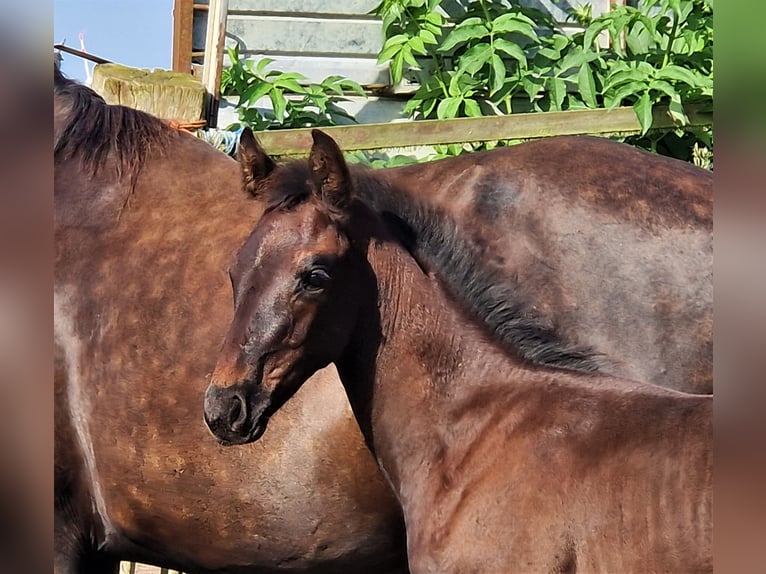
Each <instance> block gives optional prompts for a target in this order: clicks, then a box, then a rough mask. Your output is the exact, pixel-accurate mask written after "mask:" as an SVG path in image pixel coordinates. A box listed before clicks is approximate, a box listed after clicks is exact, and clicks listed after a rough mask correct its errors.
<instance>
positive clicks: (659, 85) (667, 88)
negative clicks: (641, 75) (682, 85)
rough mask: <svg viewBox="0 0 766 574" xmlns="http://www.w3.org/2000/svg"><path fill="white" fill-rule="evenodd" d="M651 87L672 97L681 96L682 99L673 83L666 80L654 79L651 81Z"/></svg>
mask: <svg viewBox="0 0 766 574" xmlns="http://www.w3.org/2000/svg"><path fill="white" fill-rule="evenodd" d="M649 89H650V90H657V91H658V92H662V93H663V94H665V95H666V96H668V97H669V98H671V99H673V98H679V101H680V95H679V94H678V91H677V90H676V89H675V88H674V87H673V86H672V85H671V84H669V83H668V82H666V81H664V80H652V81H651V82H649Z"/></svg>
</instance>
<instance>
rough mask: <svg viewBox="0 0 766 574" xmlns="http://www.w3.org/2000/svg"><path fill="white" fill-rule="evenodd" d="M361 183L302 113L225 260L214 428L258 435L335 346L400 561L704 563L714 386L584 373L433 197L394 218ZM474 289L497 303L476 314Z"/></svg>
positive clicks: (418, 567) (241, 438)
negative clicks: (393, 512)
mask: <svg viewBox="0 0 766 574" xmlns="http://www.w3.org/2000/svg"><path fill="white" fill-rule="evenodd" d="M377 185H378V182H377V181H376V180H375V179H374V178H373V179H370V180H364V179H363V178H356V179H354V178H352V177H351V175H350V173H349V170H348V167H347V166H346V164H345V161H344V160H343V157H342V154H341V152H340V150H339V149H338V147H337V146H336V145H335V142H334V141H333V140H332V139H330V138H329V137H328V136H326V135H325V134H323V133H322V132H319V131H316V130H315V131H314V146H313V147H312V150H311V155H310V157H309V160H308V162H306V163H304V162H298V163H293V164H291V165H289V166H286V167H285V168H283V170H282V171H281V172H276V173H275V174H274V176H273V177H272V178H270V180H269V182H268V185H264V186H263V187H262V189H261V190H260V191H261V193H263V194H264V196H265V197H266V200H267V203H268V207H267V209H266V211H265V213H264V215H263V216H262V218H261V219H260V221H258V222H257V224H256V225H255V227H254V229H253V232H252V233H251V235H250V237H249V238H248V239H247V241H246V242H245V243H244V244H243V246H242V248H241V249H240V250H239V252H238V255H237V257H236V259H235V262H234V264H233V265H232V268H231V275H232V285H233V290H234V309H235V310H234V318H233V320H232V323H231V325H230V327H229V331H228V333H227V335H226V337H225V339H224V344H223V347H222V350H221V353H220V356H219V358H218V362H217V364H216V368H215V371H214V372H213V376H212V380H211V384H210V386H209V387H208V390H207V391H206V396H205V404H204V413H205V419H206V421H207V424H208V426H209V428H210V430H211V432H213V434H214V435H215V436H216V437H217V438H218V439H219V440H220V441H221V442H223V443H225V444H247V443H251V442H252V441H255V440H258V439H259V438H261V437H263V439H264V440H266V439H268V436H269V433H270V428H267V427H270V423H269V421H270V420H272V418H273V420H274V421H276V420H278V419H279V416H280V414H281V413H280V412H279V411H280V409H281V408H282V407H283V406H286V405H289V404H290V402H291V398H292V397H293V396H294V394H295V393H296V392H297V391H298V390H299V389H302V388H305V387H307V386H309V385H310V384H311V382H310V381H308V382H307V380H308V379H309V377H311V375H313V374H314V373H315V372H316V371H317V370H318V369H321V368H324V367H325V366H326V365H327V364H329V363H334V364H335V365H336V366H337V368H338V373H339V374H340V377H341V381H342V382H343V385H344V387H345V390H346V393H347V395H348V398H349V400H350V403H351V405H352V408H353V409H354V413H355V415H356V418H357V421H358V423H359V426H360V428H361V430H362V433H363V434H364V436H365V438H366V440H367V443H368V445H369V446H370V448H371V451H372V452H373V453H374V454H375V456H376V459H377V461H378V464H379V465H380V467H381V469H382V470H383V471H384V474H385V475H386V477H387V478H388V480H389V481H390V483H391V485H392V487H393V489H394V492H395V493H396V495H397V499H398V501H399V503H400V504H401V507H402V509H403V512H404V520H405V524H406V527H407V546H408V559H409V565H410V570H411V572H413V574H420V573H426V572H428V573H455V574H458V573H463V572H498V573H500V572H712V569H713V562H712V438H713V435H712V414H713V398H712V396H709V395H690V394H685V393H681V392H678V391H673V390H668V389H665V388H663V387H660V386H655V385H651V384H646V383H640V382H632V381H629V380H625V379H617V378H614V377H611V376H609V375H603V374H599V373H598V372H594V371H597V364H596V363H594V362H593V359H594V357H593V356H592V355H591V354H590V353H589V352H588V351H587V350H584V349H582V348H578V347H573V346H571V345H569V344H567V343H566V342H565V341H563V340H562V339H561V338H560V337H559V336H558V335H557V334H556V333H555V332H552V331H551V330H550V328H549V327H547V326H546V325H545V323H544V322H542V321H540V320H539V318H537V317H535V315H534V313H533V312H532V311H531V310H529V309H526V308H525V307H524V306H523V305H521V304H517V303H516V302H514V301H513V300H512V299H511V298H510V297H509V296H511V295H512V291H509V290H508V289H507V286H502V285H497V284H496V283H493V280H494V279H496V275H494V273H493V272H492V271H491V270H487V269H485V266H484V265H482V264H476V261H477V260H480V259H481V258H480V257H476V256H475V255H476V253H475V249H476V247H475V245H473V244H472V243H471V242H470V241H466V240H465V239H464V238H463V237H461V236H460V234H458V233H456V229H457V226H455V225H454V222H452V221H451V220H450V218H449V216H445V215H444V213H443V212H441V211H440V210H436V209H433V208H430V207H428V206H424V205H413V206H412V209H411V210H410V214H409V217H407V218H406V220H407V221H408V223H409V227H407V228H403V227H402V225H401V221H397V220H391V219H387V218H385V217H381V216H380V214H379V213H377V212H376V211H374V210H372V209H371V208H370V206H369V205H367V204H365V202H363V201H361V200H360V199H359V197H360V196H369V195H372V194H373V193H374V192H375V191H376V186H377ZM365 186H369V187H370V188H371V189H368V190H366V191H361V192H360V191H359V190H360V189H361V188H363V187H365ZM436 229H440V231H439V232H437V231H435V230H436ZM413 237H415V238H417V239H413ZM413 246H417V248H413ZM450 276H457V277H459V278H461V279H462V281H460V282H454V281H449V280H443V279H441V278H443V277H450ZM477 298H479V299H481V300H483V301H485V302H488V303H489V302H490V301H491V302H493V304H491V305H487V306H486V307H485V308H484V309H482V310H481V311H479V312H478V313H477V314H478V315H479V317H480V318H481V319H483V321H480V320H478V318H477V317H475V316H473V311H472V310H471V305H466V304H465V303H466V302H467V301H472V300H475V299H477ZM493 317H494V318H493ZM498 317H502V321H497V322H496V321H495V318H498ZM496 323H497V324H496ZM500 323H502V327H503V328H502V329H500V328H494V329H492V328H488V327H499V326H500ZM304 383H305V386H304Z"/></svg>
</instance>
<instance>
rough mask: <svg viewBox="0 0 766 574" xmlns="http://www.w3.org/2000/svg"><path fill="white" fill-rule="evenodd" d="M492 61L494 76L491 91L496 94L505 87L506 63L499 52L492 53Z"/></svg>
mask: <svg viewBox="0 0 766 574" xmlns="http://www.w3.org/2000/svg"><path fill="white" fill-rule="evenodd" d="M490 63H491V65H492V78H491V83H490V89H489V93H490V94H494V93H495V92H497V91H498V90H499V89H500V88H502V87H503V83H504V82H505V63H504V62H503V60H502V58H500V56H499V55H498V54H497V53H495V54H492V57H491V58H490Z"/></svg>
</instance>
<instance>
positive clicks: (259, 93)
mask: <svg viewBox="0 0 766 574" xmlns="http://www.w3.org/2000/svg"><path fill="white" fill-rule="evenodd" d="M272 87H273V86H272V85H271V84H270V83H269V82H254V83H253V84H252V85H251V86H250V87H249V88H247V89H246V90H245V91H244V92H242V95H241V96H240V97H239V104H237V105H238V106H240V107H246V106H250V105H251V104H255V102H257V101H258V100H259V99H261V98H262V97H263V96H265V95H266V94H268V93H269V91H270V90H271V89H272Z"/></svg>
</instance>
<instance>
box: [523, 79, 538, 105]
mask: <svg viewBox="0 0 766 574" xmlns="http://www.w3.org/2000/svg"><path fill="white" fill-rule="evenodd" d="M521 85H522V87H523V88H524V91H525V92H526V94H527V96H529V99H530V100H534V99H535V96H537V94H538V93H540V90H541V89H542V87H543V81H542V80H541V79H540V78H535V77H533V76H525V77H523V78H522V79H521Z"/></svg>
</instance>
